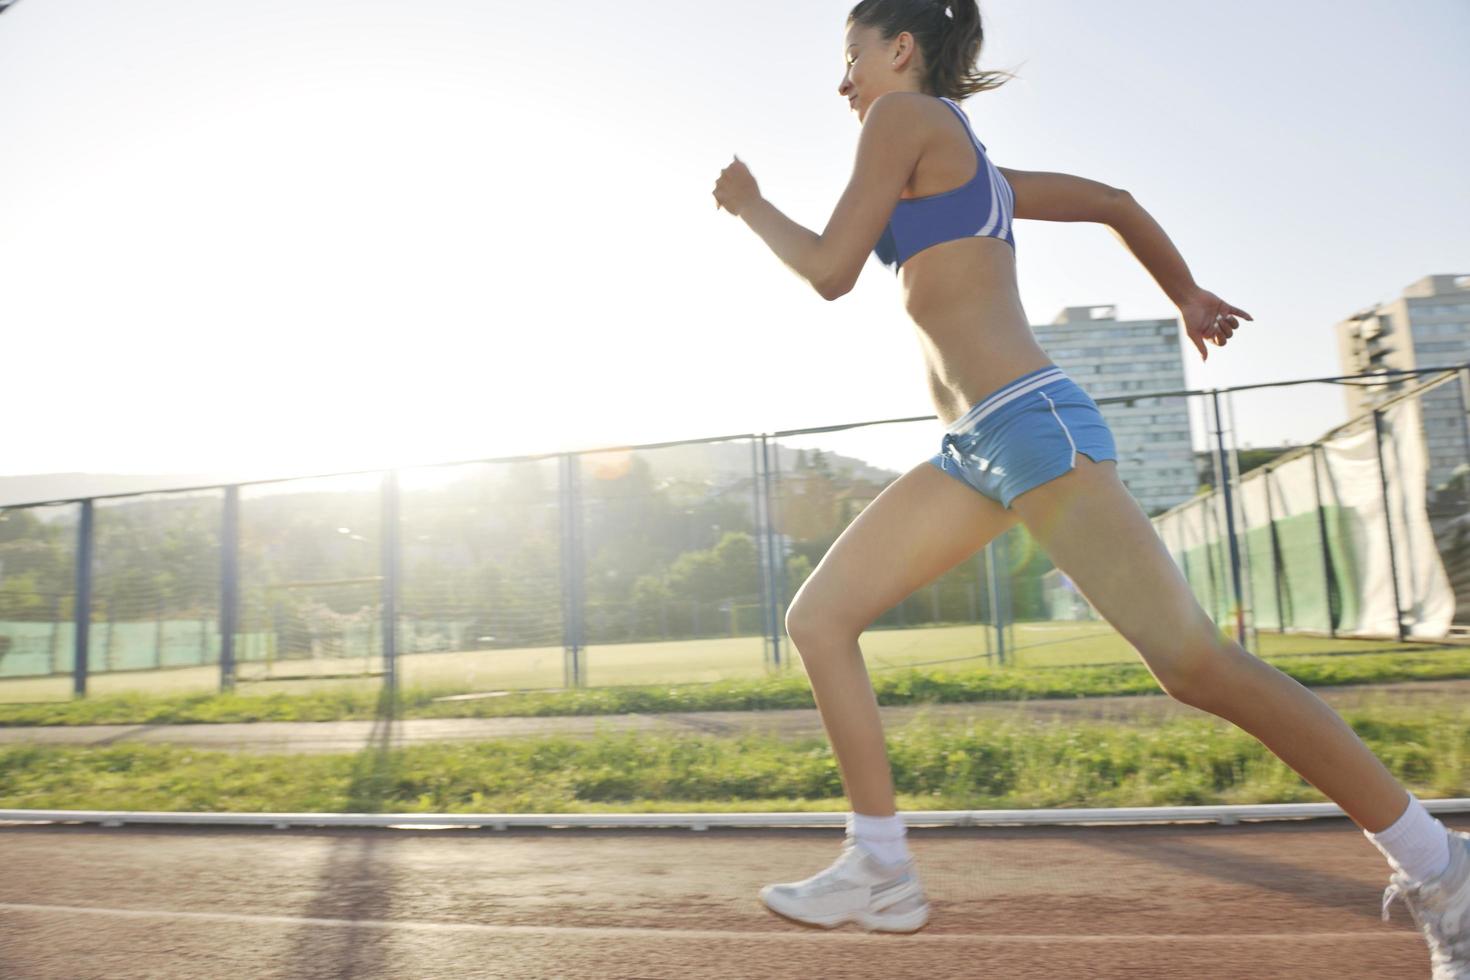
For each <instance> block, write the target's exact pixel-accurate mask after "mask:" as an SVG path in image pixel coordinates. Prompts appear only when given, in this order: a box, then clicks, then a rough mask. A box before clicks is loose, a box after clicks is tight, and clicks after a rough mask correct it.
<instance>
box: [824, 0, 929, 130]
mask: <svg viewBox="0 0 1470 980" xmlns="http://www.w3.org/2000/svg"><path fill="white" fill-rule="evenodd" d="M842 44H843V50H842V59H843V61H844V63H845V71H844V72H843V74H842V83H841V84H840V85H838V86H837V94H839V95H841V96H842V97H843V98H845V99H847V100H848V104H849V106H850V107H851V108H852V109H853V111H855V112H856V113H857V117H858V122H859V123H861V122H862V121H863V119H864V118H865V117H866V116H867V112H868V106H870V105H872V104H873V102H874V101H875V100H876V99H877V98H878V96H880V95H882V94H883V93H885V92H892V91H895V90H897V89H902V88H906V87H907V86H905V85H904V79H905V78H906V77H908V76H907V75H906V74H905V72H904V69H905V67H906V66H907V65H908V63H909V61H910V60H912V58H913V53H914V50H915V45H914V36H913V35H912V34H910V33H909V32H907V31H903V32H901V33H900V34H899V35H898V36H897V37H895V38H894V39H893V40H891V41H884V40H883V38H882V36H881V35H880V34H879V33H878V31H877V29H876V28H871V27H863V26H861V25H859V24H857V23H856V22H854V23H852V24H850V25H848V28H847V34H846V35H844V37H843V39H842Z"/></svg>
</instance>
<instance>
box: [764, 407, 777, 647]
mask: <svg viewBox="0 0 1470 980" xmlns="http://www.w3.org/2000/svg"><path fill="white" fill-rule="evenodd" d="M760 476H761V479H760V493H761V502H762V503H763V504H764V505H765V506H764V508H763V514H764V517H765V520H764V521H763V522H762V526H761V527H762V530H761V540H763V541H764V542H765V543H766V547H765V553H766V554H765V557H766V560H765V578H764V582H765V604H766V635H767V637H769V642H770V644H771V663H772V664H773V665H774V666H775V667H776V668H777V669H780V667H781V626H782V624H781V621H780V618H779V616H780V613H779V610H778V606H779V602H778V599H777V596H776V545H775V527H774V524H775V522H774V521H773V520H772V519H771V448H770V441H769V439H768V437H767V436H765V435H762V436H761V474H760Z"/></svg>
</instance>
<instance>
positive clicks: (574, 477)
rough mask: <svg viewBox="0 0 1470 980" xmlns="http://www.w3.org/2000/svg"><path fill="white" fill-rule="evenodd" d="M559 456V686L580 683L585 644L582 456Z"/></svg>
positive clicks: (570, 454) (579, 685)
mask: <svg viewBox="0 0 1470 980" xmlns="http://www.w3.org/2000/svg"><path fill="white" fill-rule="evenodd" d="M560 459H561V478H560V483H561V492H560V493H559V494H557V499H558V502H559V505H560V507H561V515H560V516H561V521H560V524H561V597H562V619H561V632H562V686H563V687H571V688H575V687H581V686H582V676H583V671H582V649H583V646H584V644H585V643H586V639H587V637H586V628H585V627H586V622H585V618H584V611H585V603H584V602H583V583H582V502H581V472H582V470H581V457H580V456H578V455H577V454H576V453H563V454H562V455H561V457H560Z"/></svg>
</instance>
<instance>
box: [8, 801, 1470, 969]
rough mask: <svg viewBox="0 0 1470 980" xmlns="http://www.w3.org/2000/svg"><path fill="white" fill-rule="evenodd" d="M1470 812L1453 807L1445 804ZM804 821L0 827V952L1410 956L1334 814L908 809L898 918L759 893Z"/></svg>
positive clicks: (779, 961)
mask: <svg viewBox="0 0 1470 980" xmlns="http://www.w3.org/2000/svg"><path fill="white" fill-rule="evenodd" d="M1447 822H1448V823H1450V824H1451V825H1452V826H1454V827H1456V828H1457V829H1470V817H1450V818H1449V820H1448V821H1447ZM840 839H841V832H840V831H839V830H837V829H835V828H834V829H826V830H788V831H768V830H753V829H752V830H746V829H730V830H710V831H706V832H698V833H696V832H691V831H659V830H619V831H586V830H536V829H531V828H516V829H511V830H508V831H501V832H493V831H391V830H379V831H358V830H339V831H333V830H316V831H303V830H291V831H272V832H260V831H251V830H237V829H223V828H222V829H210V830H187V829H143V828H122V829H116V830H105V829H100V828H87V827H49V826H44V827H37V826H11V827H6V828H3V829H0V976H3V977H5V978H9V980H32V978H47V980H49V978H57V980H86V978H108V980H118V978H147V980H176V978H186V977H187V978H210V980H214V978H230V980H236V978H255V977H271V978H291V980H309V978H318V977H320V978H348V977H363V978H367V977H372V978H390V980H428V978H438V977H446V978H450V977H452V978H455V980H462V978H492V977H493V978H501V977H506V978H512V977H513V978H522V977H526V978H532V977H535V978H540V977H588V978H628V980H635V978H638V980H642V978H655V977H657V978H675V977H678V978H684V977H688V978H693V980H704V978H720V980H729V978H746V977H750V978H765V977H771V978H788V977H789V978H802V980H810V978H816V977H823V978H825V977H836V978H849V977H851V978H864V977H881V978H885V980H887V978H903V977H922V978H926V980H927V978H951V977H954V978H982V977H983V978H995V980H1040V978H1046V980H1058V978H1065V980H1092V978H1124V977H1127V978H1130V980H1138V978H1189V980H1205V978H1220V980H1226V978H1228V980H1255V978H1292V980H1315V978H1323V980H1326V978H1332V980H1399V978H1404V980H1408V978H1413V980H1424V978H1427V977H1428V975H1429V965H1428V964H1429V957H1428V952H1427V949H1426V947H1425V945H1424V942H1423V940H1422V939H1421V938H1420V937H1419V934H1418V932H1417V931H1415V930H1414V927H1413V924H1412V922H1411V921H1410V920H1409V917H1408V914H1407V912H1406V910H1405V909H1404V907H1403V906H1402V905H1401V904H1396V905H1395V906H1394V918H1393V921H1392V923H1390V924H1384V923H1382V922H1380V921H1379V918H1378V909H1379V898H1380V895H1381V893H1382V891H1383V888H1384V886H1385V885H1386V884H1387V872H1386V868H1385V866H1384V865H1383V862H1382V859H1381V858H1380V857H1379V855H1378V853H1377V851H1375V850H1374V849H1373V848H1372V847H1371V845H1369V844H1368V842H1367V841H1366V840H1365V839H1364V838H1363V836H1362V834H1361V833H1360V832H1359V831H1358V830H1357V828H1355V827H1354V826H1353V825H1352V824H1351V823H1350V822H1348V821H1347V820H1344V819H1337V820H1317V821H1309V822H1292V823H1272V824H1252V825H1239V826H1233V827H1219V826H1210V827H1158V826H1148V827H1145V826H1135V827H1097V828H1026V829H997V828H967V829H959V828H931V829H924V828H916V829H914V830H912V831H911V841H912V846H913V848H914V850H915V853H916V854H917V856H918V860H919V864H920V869H921V872H922V874H923V875H924V879H925V883H926V885H927V887H928V890H929V894H930V899H931V901H932V903H933V906H934V914H933V917H932V918H931V920H930V924H929V926H928V927H927V928H926V929H925V930H923V931H922V932H920V933H917V934H915V935H912V936H871V935H867V934H864V933H862V932H860V931H857V930H856V928H855V927H852V926H847V927H844V928H843V929H840V930H835V931H830V932H829V931H823V930H814V929H807V928H803V927H800V926H796V925H792V924H790V923H788V922H786V921H785V920H782V919H778V918H776V917H775V916H773V915H771V914H770V913H768V912H766V911H765V910H764V909H763V908H762V907H761V906H760V904H759V901H758V899H757V898H756V892H757V890H758V889H759V887H760V886H761V885H762V884H764V883H766V882H768V881H789V880H794V879H796V878H800V877H805V876H806V875H807V874H810V873H812V872H814V871H816V870H818V869H820V868H821V867H823V866H825V864H827V863H828V862H829V861H830V860H831V859H832V858H833V857H835V856H836V853H837V846H838V844H839V842H840Z"/></svg>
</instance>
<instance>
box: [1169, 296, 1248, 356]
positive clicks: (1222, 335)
mask: <svg viewBox="0 0 1470 980" xmlns="http://www.w3.org/2000/svg"><path fill="white" fill-rule="evenodd" d="M1179 312H1180V314H1181V315H1182V316H1183V317H1184V332H1185V333H1186V334H1188V335H1189V339H1190V341H1191V342H1192V343H1193V344H1194V346H1195V348H1196V349H1197V350H1198V351H1199V356H1200V360H1203V361H1207V360H1209V359H1210V355H1209V352H1208V351H1207V350H1206V348H1205V341H1206V340H1208V341H1209V342H1210V343H1212V344H1214V345H1215V346H1216V347H1224V346H1225V342H1226V341H1228V340H1229V339H1230V337H1231V335H1232V334H1234V333H1235V331H1236V330H1238V329H1240V321H1239V320H1237V319H1236V317H1244V318H1245V319H1247V320H1251V321H1254V320H1255V317H1253V316H1251V315H1250V314H1249V313H1247V312H1246V311H1245V310H1242V309H1238V308H1236V307H1234V306H1231V305H1230V304H1229V303H1227V302H1225V301H1224V300H1223V299H1221V298H1220V297H1218V296H1216V295H1215V294H1214V293H1212V292H1210V291H1209V290H1208V289H1200V288H1198V287H1196V288H1195V289H1193V290H1191V291H1190V293H1189V294H1188V295H1187V296H1185V297H1184V298H1183V299H1182V300H1180V301H1179Z"/></svg>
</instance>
